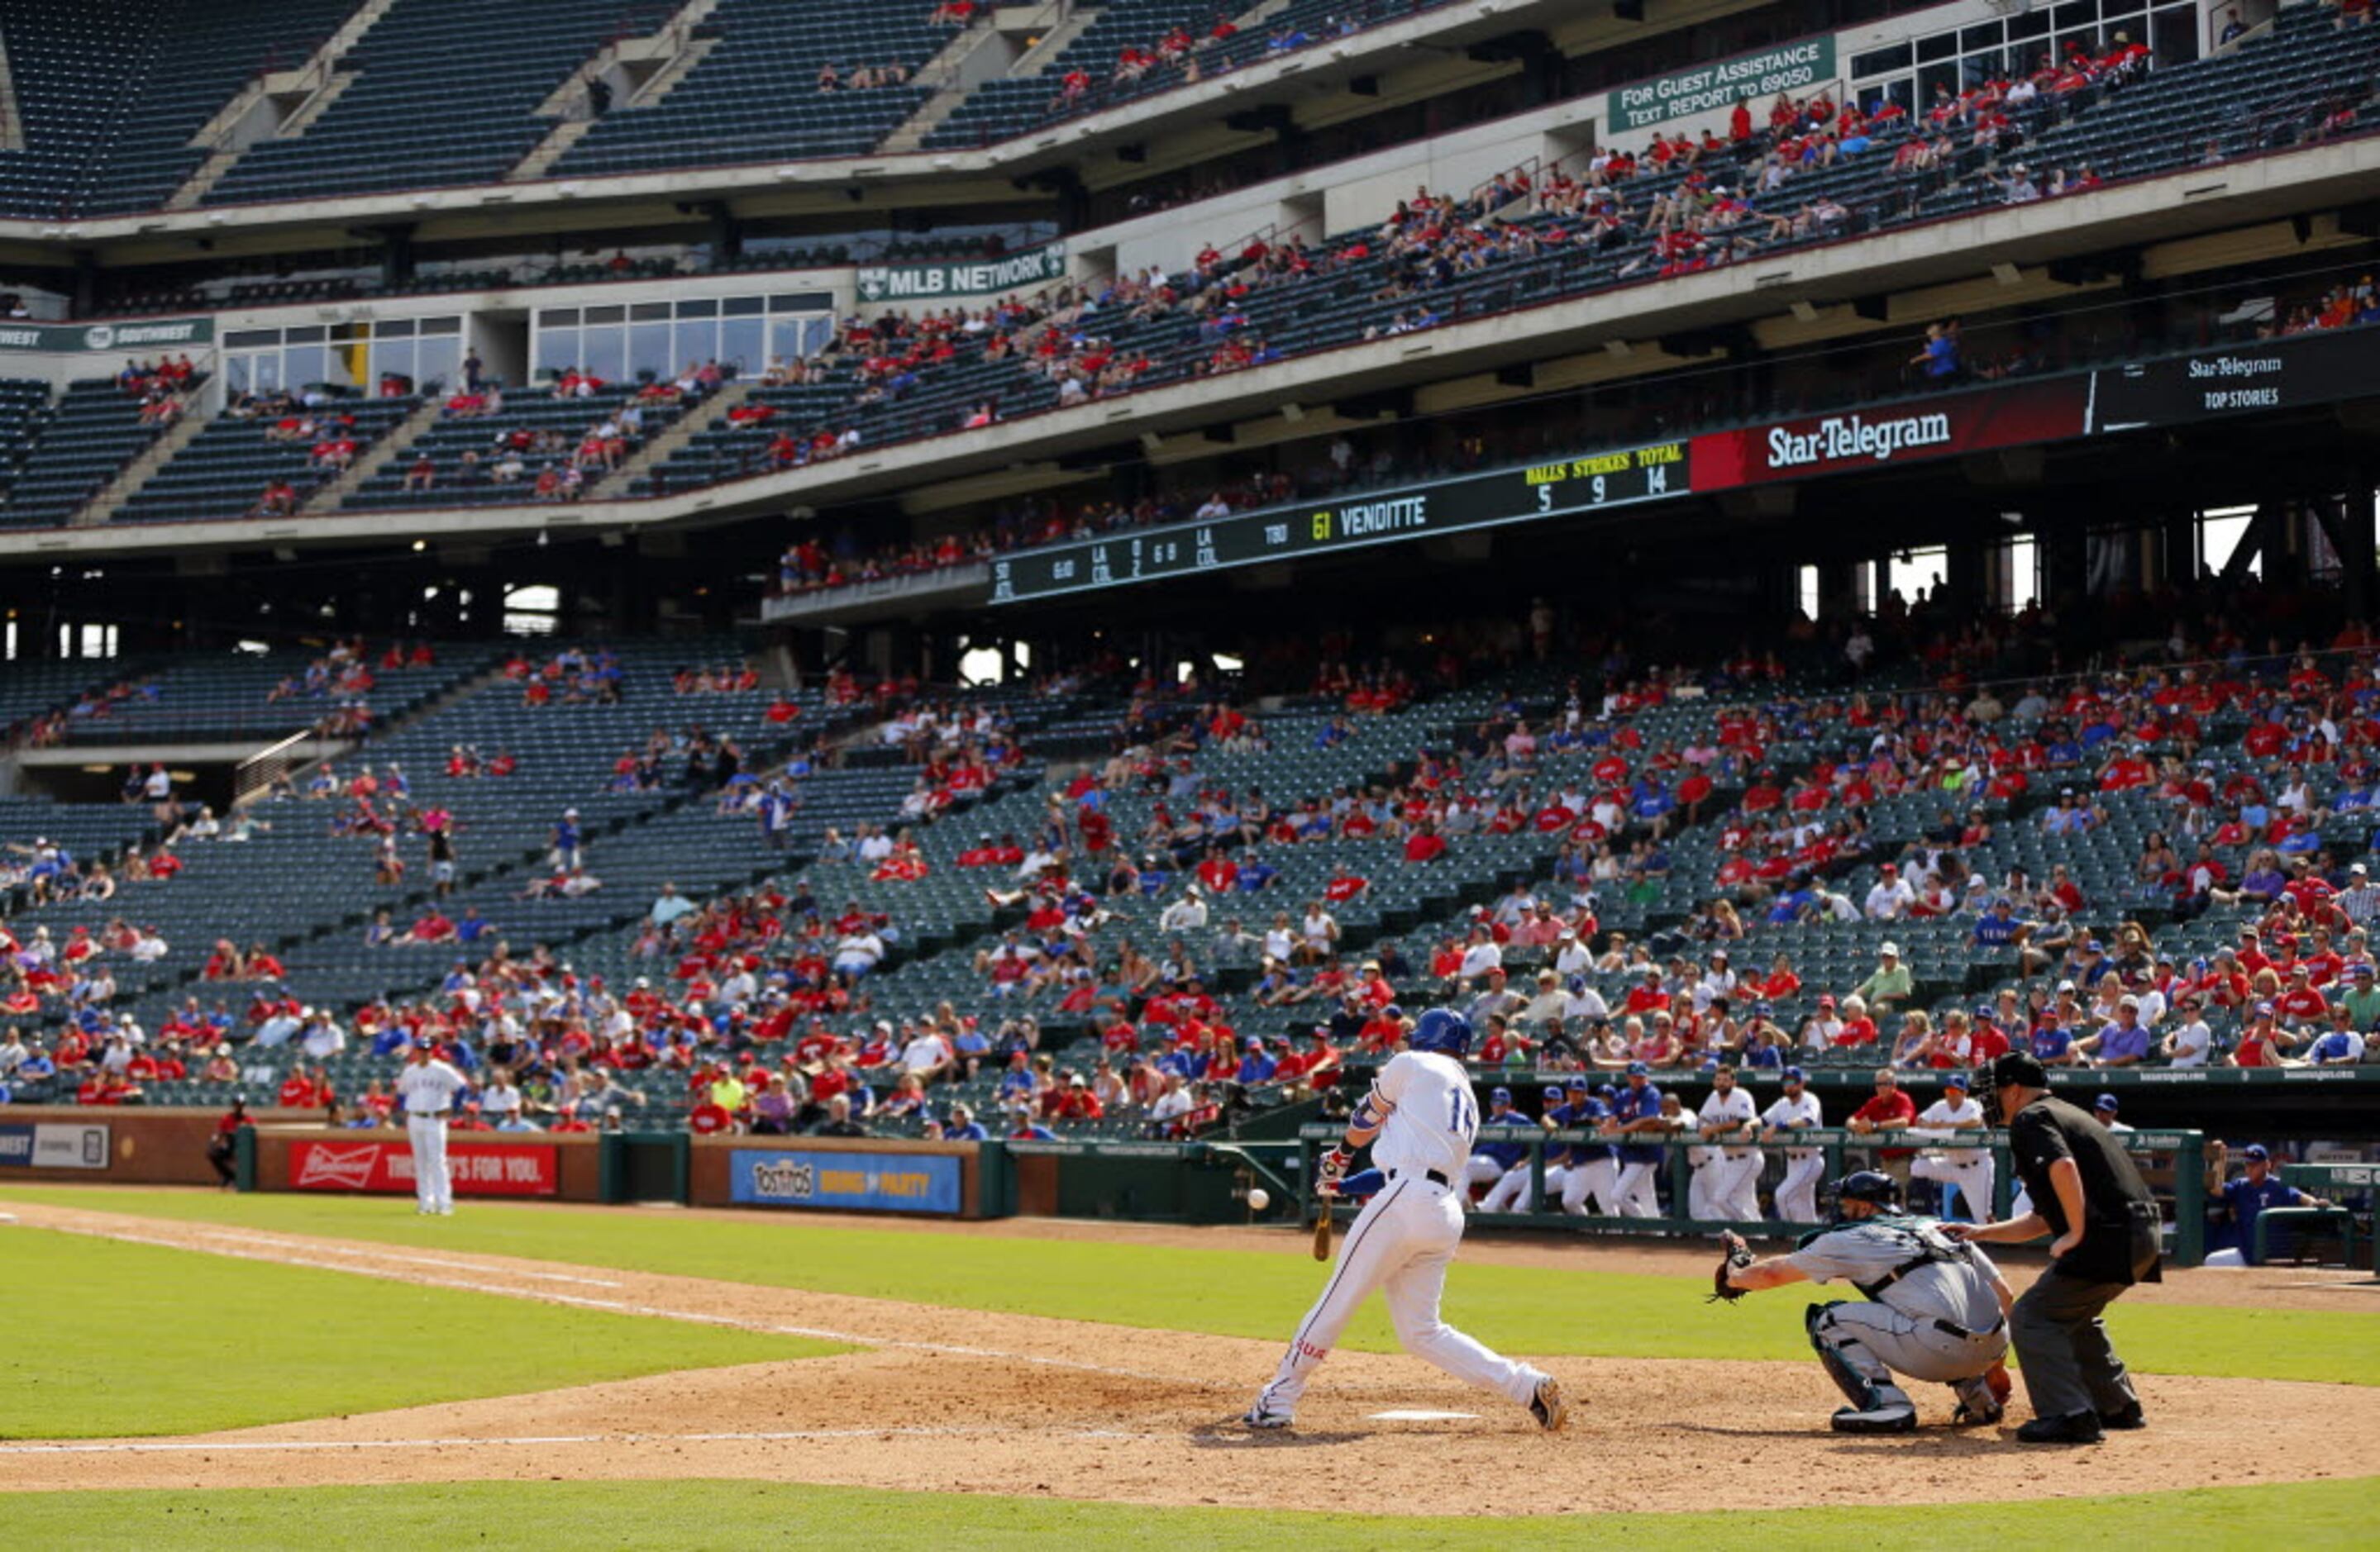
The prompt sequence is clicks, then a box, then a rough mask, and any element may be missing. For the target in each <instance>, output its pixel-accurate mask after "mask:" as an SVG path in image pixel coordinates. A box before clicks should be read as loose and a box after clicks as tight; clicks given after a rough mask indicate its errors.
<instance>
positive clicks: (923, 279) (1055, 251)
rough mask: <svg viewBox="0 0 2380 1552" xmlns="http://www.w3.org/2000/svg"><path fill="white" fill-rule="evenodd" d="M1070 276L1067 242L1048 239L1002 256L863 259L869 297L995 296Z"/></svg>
mask: <svg viewBox="0 0 2380 1552" xmlns="http://www.w3.org/2000/svg"><path fill="white" fill-rule="evenodd" d="M1065 278H1066V245H1065V244H1064V243H1062V242H1053V243H1044V244H1042V245H1041V246H1040V247H1039V248H1032V249H1026V250H1025V251H1024V252H1022V253H1011V254H1009V255H1007V256H1006V257H1004V258H1000V259H977V260H973V261H968V262H966V263H962V264H862V265H860V266H859V274H858V280H859V299H860V300H861V301H863V302H909V301H929V302H930V301H940V300H941V299H942V298H943V297H989V296H990V295H992V294H993V293H994V292H998V291H1014V290H1015V289H1017V288H1018V287H1019V286H1025V285H1050V283H1051V282H1053V281H1059V280H1063V279H1065Z"/></svg>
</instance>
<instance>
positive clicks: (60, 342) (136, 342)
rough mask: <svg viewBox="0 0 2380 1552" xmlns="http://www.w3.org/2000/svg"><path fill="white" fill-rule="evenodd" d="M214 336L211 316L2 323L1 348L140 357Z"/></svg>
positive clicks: (199, 343) (200, 343)
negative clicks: (113, 352) (107, 352)
mask: <svg viewBox="0 0 2380 1552" xmlns="http://www.w3.org/2000/svg"><path fill="white" fill-rule="evenodd" d="M214 337H215V321H214V320H213V319H212V318H144V319H141V320H140V321H137V322H130V323H27V322H13V323H11V322H0V350H46V351H51V352H54V353H59V354H66V355H79V354H81V353H83V352H86V351H94V350H121V351H123V352H125V353H126V354H127V355H133V356H137V355H140V353H141V352H143V351H152V350H187V349H188V348H190V347H191V346H201V345H205V344H208V343H209V342H211V341H212V340H213V338H214Z"/></svg>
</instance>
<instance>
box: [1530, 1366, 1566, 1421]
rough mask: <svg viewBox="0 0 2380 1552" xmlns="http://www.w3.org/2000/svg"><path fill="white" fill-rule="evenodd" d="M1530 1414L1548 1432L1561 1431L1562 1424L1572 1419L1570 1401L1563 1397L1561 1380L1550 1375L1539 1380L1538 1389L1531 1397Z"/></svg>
mask: <svg viewBox="0 0 2380 1552" xmlns="http://www.w3.org/2000/svg"><path fill="white" fill-rule="evenodd" d="M1529 1415H1530V1416H1532V1417H1534V1418H1536V1420H1537V1426H1538V1427H1540V1428H1543V1429H1544V1430H1545V1431H1546V1432H1548V1433H1549V1434H1558V1433H1560V1432H1561V1428H1562V1425H1563V1424H1565V1423H1568V1422H1569V1421H1570V1402H1569V1401H1567V1400H1564V1399H1563V1398H1562V1388H1561V1381H1560V1380H1559V1379H1556V1378H1554V1377H1553V1376H1551V1375H1548V1376H1546V1377H1545V1378H1543V1379H1541V1380H1539V1381H1537V1388H1536V1390H1535V1391H1534V1392H1532V1393H1531V1395H1530V1397H1529Z"/></svg>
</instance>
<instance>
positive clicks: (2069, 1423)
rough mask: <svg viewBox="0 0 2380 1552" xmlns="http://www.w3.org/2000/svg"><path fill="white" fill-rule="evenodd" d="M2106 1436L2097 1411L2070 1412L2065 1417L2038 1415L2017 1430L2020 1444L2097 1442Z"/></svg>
mask: <svg viewBox="0 0 2380 1552" xmlns="http://www.w3.org/2000/svg"><path fill="white" fill-rule="evenodd" d="M2016 1437H2017V1442H2018V1443H2019V1444H2096V1443H2098V1442H2099V1440H2100V1438H2101V1437H2104V1436H2102V1435H2101V1433H2100V1431H2099V1414H2098V1413H2095V1412H2076V1413H2068V1414H2067V1415H2066V1416H2064V1417H2036V1418H2034V1420H2033V1421H2032V1422H2030V1423H2028V1424H2026V1425H2024V1426H2023V1427H2022V1428H2019V1429H2018V1430H2017V1431H2016Z"/></svg>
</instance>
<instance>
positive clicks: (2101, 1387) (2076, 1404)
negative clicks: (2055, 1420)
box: [2009, 1271, 2139, 1417]
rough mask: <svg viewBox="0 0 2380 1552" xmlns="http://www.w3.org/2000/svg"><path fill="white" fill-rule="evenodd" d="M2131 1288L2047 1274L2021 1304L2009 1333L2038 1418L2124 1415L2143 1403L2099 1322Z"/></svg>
mask: <svg viewBox="0 0 2380 1552" xmlns="http://www.w3.org/2000/svg"><path fill="white" fill-rule="evenodd" d="M2129 1287H2131V1284H2130V1283H2124V1282H2090V1281H2086V1280H2085V1279H2082V1278H2078V1277H2069V1276H2068V1275H2067V1274H2066V1273H2064V1272H2059V1271H2047V1272H2044V1273H2042V1274H2041V1277H2040V1279H2038V1280H2037V1281H2035V1282H2034V1285H2033V1286H2032V1287H2031V1288H2028V1289H2026V1290H2025V1291H2024V1296H2023V1297H2022V1298H2021V1299H2019V1300H2018V1301H2017V1302H2016V1308H2015V1309H2014V1310H2012V1311H2011V1312H2010V1316H2009V1328H2010V1334H2011V1335H2013V1336H2014V1337H2015V1339H2016V1361H2017V1364H2018V1366H2019V1367H2020V1368H2022V1370H2023V1373H2024V1391H2025V1395H2026V1396H2027V1398H2029V1399H2030V1400H2032V1402H2033V1414H2034V1416H2035V1417H2070V1416H2071V1415H2073V1414H2074V1413H2078V1412H2120V1411H2122V1410H2123V1409H2124V1408H2125V1407H2128V1406H2130V1405H2131V1404H2132V1403H2133V1402H2134V1401H2136V1400H2139V1398H2138V1397H2137V1396H2135V1395H2134V1394H2133V1393H2132V1381H2131V1376H2129V1375H2127V1374H2126V1373H2125V1372H2124V1361H2123V1360H2122V1359H2120V1358H2119V1357H2117V1356H2116V1349H2115V1346H2114V1344H2113V1343H2111V1342H2109V1341H2108V1340H2107V1322H2106V1321H2104V1320H2102V1319H2100V1318H2099V1316H2100V1312H2101V1311H2103V1310H2105V1309H2106V1308H2107V1305H2108V1304H2109V1303H2112V1302H2114V1300H2115V1299H2116V1298H2117V1296H2118V1295H2119V1294H2121V1293H2122V1292H2123V1291H2124V1290H2126V1289H2127V1288H2129Z"/></svg>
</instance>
